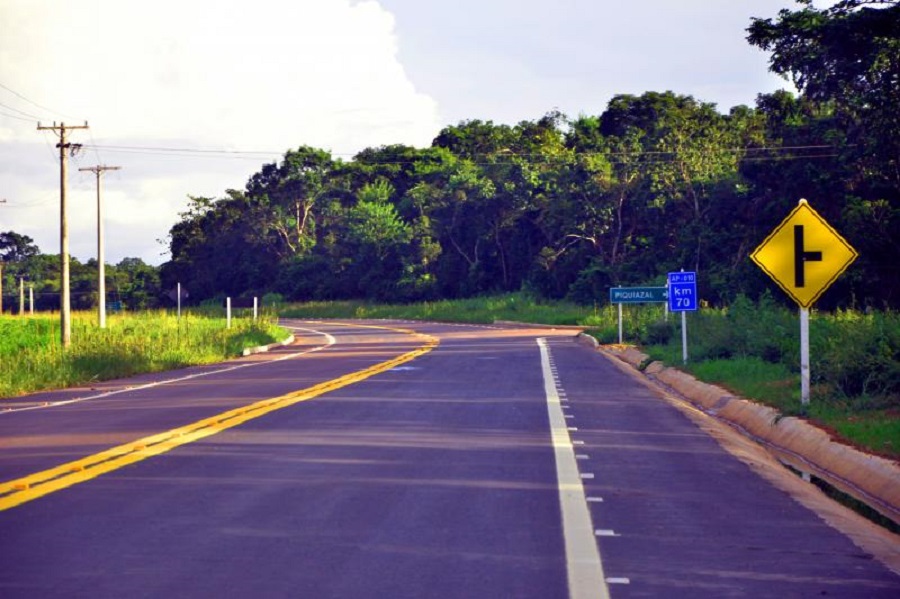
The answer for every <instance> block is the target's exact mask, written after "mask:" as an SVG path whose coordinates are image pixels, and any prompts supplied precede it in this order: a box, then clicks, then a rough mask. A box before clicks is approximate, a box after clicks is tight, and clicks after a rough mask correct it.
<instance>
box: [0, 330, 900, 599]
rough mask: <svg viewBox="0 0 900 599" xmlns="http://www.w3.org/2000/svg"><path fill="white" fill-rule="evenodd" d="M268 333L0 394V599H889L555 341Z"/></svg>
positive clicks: (754, 482) (590, 354) (753, 484)
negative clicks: (54, 385) (285, 343)
mask: <svg viewBox="0 0 900 599" xmlns="http://www.w3.org/2000/svg"><path fill="white" fill-rule="evenodd" d="M290 324H291V325H292V326H294V327H297V334H298V342H297V343H296V344H295V345H292V346H289V347H285V348H280V349H277V350H273V351H272V352H269V353H267V354H260V355H256V356H250V357H246V358H242V359H240V360H235V361H233V362H229V363H227V364H222V365H216V366H208V367H202V368H193V369H187V370H184V371H178V372H175V373H167V374H164V375H152V376H151V375H148V376H143V377H135V378H134V379H130V380H127V381H111V382H108V383H103V384H100V385H94V386H92V387H88V388H80V389H74V390H66V391H61V392H53V393H41V394H36V395H33V396H29V397H26V398H11V399H0V597H9V598H17V597H162V596H175V597H310V598H318V597H322V598H331V597H335V598H337V597H350V598H353V597H361V598H362V597H365V598H368V597H372V598H381V597H385V598H401V597H466V598H480V597H485V598H492V599H493V598H500V597H524V598H531V597H534V598H541V599H544V598H548V599H549V598H554V597H614V598H620V597H622V598H624V597H822V596H832V597H867V598H869V597H900V576H898V574H897V573H895V572H893V571H891V569H889V568H888V567H886V566H885V565H883V564H882V563H880V562H879V561H878V560H877V559H875V558H874V557H873V556H872V555H870V554H868V553H866V551H864V550H862V549H860V548H859V547H858V546H857V545H855V544H854V543H853V542H852V541H851V540H850V539H849V538H848V537H847V536H845V535H844V534H842V533H841V532H839V531H838V530H836V529H835V528H832V527H831V526H829V525H828V524H826V522H825V521H824V520H823V519H822V518H821V517H820V516H819V515H817V514H816V513H815V512H813V511H811V510H810V509H808V508H807V507H804V506H803V505H801V503H799V502H798V501H797V500H795V499H794V498H793V497H792V496H791V495H790V494H789V493H787V492H785V490H784V489H782V488H779V487H777V486H773V485H772V484H771V483H770V481H769V480H767V479H765V478H763V477H761V476H760V475H759V474H758V473H757V472H756V471H755V470H754V468H752V467H751V465H749V464H748V462H747V460H746V459H740V457H739V456H736V455H735V454H734V452H732V451H728V450H727V448H726V447H723V444H722V443H721V442H720V441H721V439H716V438H714V437H713V436H711V435H710V434H709V432H708V430H705V429H704V427H702V426H698V422H697V419H696V418H694V417H690V415H689V414H688V413H686V411H685V410H684V409H679V408H678V407H676V405H674V404H673V402H671V401H669V400H667V399H665V398H664V397H662V396H661V395H660V394H659V393H658V392H655V391H654V390H652V389H650V388H648V387H646V386H645V385H643V384H641V383H640V382H639V381H637V380H636V379H635V378H634V377H633V376H630V375H629V374H627V373H625V372H623V370H621V369H620V368H618V367H616V366H615V365H614V364H612V363H611V362H610V361H609V360H607V359H606V358H604V357H603V356H601V355H599V354H598V353H596V352H595V351H593V350H592V349H590V348H588V347H587V346H585V345H582V344H580V343H578V342H576V340H575V338H574V334H575V333H574V332H573V331H571V330H551V329H538V328H528V327H513V326H485V327H477V326H461V325H445V324H412V323H396V322H352V321H350V322H337V321H326V322H299V321H294V322H291V323H290Z"/></svg>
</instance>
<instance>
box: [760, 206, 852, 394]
mask: <svg viewBox="0 0 900 599" xmlns="http://www.w3.org/2000/svg"><path fill="white" fill-rule="evenodd" d="M858 255H859V254H858V253H857V252H856V250H855V249H853V247H852V246H851V245H850V244H849V243H847V241H846V240H845V239H844V238H843V237H841V236H840V234H838V232H837V231H835V230H834V229H833V228H832V227H831V225H829V224H828V223H827V222H825V219H824V218H822V216H821V215H819V213H818V212H816V211H815V210H813V209H812V206H810V205H809V203H808V202H807V201H806V200H800V202H798V204H797V207H796V208H794V209H793V210H792V211H791V213H790V214H788V215H787V218H785V219H784V220H783V221H782V222H781V224H780V225H778V226H777V227H775V230H774V231H772V232H771V233H770V234H769V236H768V237H766V238H765V240H763V242H762V243H761V244H759V247H758V248H756V250H754V251H753V253H752V254H750V258H751V259H752V260H753V261H754V262H755V263H756V265H757V266H759V267H760V268H761V269H763V271H765V273H766V274H767V275H769V276H770V277H772V280H774V281H775V282H776V283H778V286H779V287H781V289H782V290H784V292H785V293H787V294H788V295H789V296H790V297H791V298H792V299H793V300H794V301H795V302H797V304H798V305H799V306H800V401H801V403H803V404H804V405H805V404H808V403H809V381H810V368H809V308H810V307H811V306H812V305H813V303H814V302H815V301H816V300H817V299H819V296H821V295H822V293H824V292H825V290H826V289H828V287H830V286H831V284H832V283H833V282H834V281H835V279H837V278H838V277H839V276H840V274H841V273H842V272H844V270H846V268H847V267H848V266H850V263H851V262H853V261H854V260H856V257H857V256H858Z"/></svg>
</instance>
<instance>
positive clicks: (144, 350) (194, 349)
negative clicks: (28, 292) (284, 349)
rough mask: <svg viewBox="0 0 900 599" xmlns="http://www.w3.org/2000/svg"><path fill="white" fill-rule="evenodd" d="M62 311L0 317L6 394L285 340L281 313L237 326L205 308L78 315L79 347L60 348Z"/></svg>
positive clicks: (212, 358) (0, 370)
mask: <svg viewBox="0 0 900 599" xmlns="http://www.w3.org/2000/svg"><path fill="white" fill-rule="evenodd" d="M59 327H60V323H59V317H58V315H53V316H47V315H40V316H34V317H2V316H0V398H4V397H7V398H8V397H14V396H17V395H21V394H24V393H29V392H33V391H39V390H44V389H62V388H66V387H71V386H74V385H81V384H87V383H91V382H96V381H103V380H108V379H114V378H121V377H127V376H131V375H135V374H139V373H145V372H159V371H163V370H171V369H175V368H183V367H186V366H193V365H198V364H208V363H213V362H219V361H222V360H225V359H228V358H233V357H235V356H239V355H240V354H241V352H242V351H243V350H244V348H246V347H251V346H257V345H265V344H268V343H273V342H276V341H280V340H283V339H284V338H286V337H287V335H288V334H287V332H286V331H284V329H281V328H280V327H278V326H277V319H276V317H275V315H274V314H272V313H269V314H264V315H261V317H260V318H259V319H258V320H257V321H256V322H254V321H253V320H252V319H251V318H233V319H232V328H230V329H228V328H226V321H225V319H224V318H221V317H219V316H215V317H214V316H211V315H207V314H204V313H203V312H199V311H198V312H188V313H182V316H181V318H180V319H179V318H178V317H177V316H176V315H174V314H171V313H167V312H165V311H150V312H136V313H130V312H129V313H124V312H123V313H118V314H112V315H110V316H109V317H108V319H107V328H106V329H100V328H99V327H98V326H97V316H96V314H95V313H85V312H75V313H74V314H73V318H72V345H71V347H70V348H69V349H68V350H65V351H63V350H62V348H61V347H60V330H59Z"/></svg>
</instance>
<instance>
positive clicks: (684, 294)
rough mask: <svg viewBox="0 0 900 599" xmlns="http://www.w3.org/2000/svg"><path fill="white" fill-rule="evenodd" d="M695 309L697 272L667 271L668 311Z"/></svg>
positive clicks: (690, 310)
mask: <svg viewBox="0 0 900 599" xmlns="http://www.w3.org/2000/svg"><path fill="white" fill-rule="evenodd" d="M696 309H697V273H695V272H670V273H669V312H692V311H694V310H696Z"/></svg>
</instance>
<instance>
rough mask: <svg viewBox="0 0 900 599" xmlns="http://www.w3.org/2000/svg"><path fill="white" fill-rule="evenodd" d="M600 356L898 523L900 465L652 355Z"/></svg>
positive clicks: (611, 352) (612, 352)
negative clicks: (631, 370)
mask: <svg viewBox="0 0 900 599" xmlns="http://www.w3.org/2000/svg"><path fill="white" fill-rule="evenodd" d="M599 350H600V351H601V353H603V354H604V355H606V356H609V357H615V358H617V359H619V360H622V361H623V362H626V363H628V364H630V365H631V366H633V367H635V368H636V369H638V370H641V369H642V370H643V374H644V375H645V376H646V377H647V378H649V379H650V380H653V381H655V382H657V383H660V384H662V385H664V386H665V387H668V388H669V389H671V390H673V391H675V392H676V393H678V394H679V395H681V396H682V397H684V398H686V399H687V400H688V401H690V402H691V403H693V404H695V405H697V406H698V407H700V408H701V409H703V410H704V411H705V412H706V413H708V414H710V415H711V416H714V417H715V418H717V419H719V420H722V421H724V422H725V423H727V424H729V425H731V426H732V427H734V428H736V429H737V430H739V431H741V432H742V433H743V434H745V435H747V436H749V437H750V438H752V439H753V440H755V441H757V442H759V443H761V444H762V445H764V446H766V447H767V448H768V449H769V450H770V451H772V452H773V453H775V454H776V455H777V457H778V458H779V459H780V460H781V461H782V462H785V463H787V464H789V465H790V466H792V467H794V468H796V469H797V470H800V471H802V472H808V473H810V474H813V475H815V476H817V477H818V478H821V479H822V480H824V481H826V482H828V483H829V484H831V485H832V486H834V487H836V488H837V489H839V490H841V491H843V492H844V493H847V494H848V495H851V496H852V497H854V498H856V499H858V500H860V501H862V502H863V503H865V504H867V505H869V506H870V507H871V508H873V509H875V510H877V511H878V512H879V513H881V514H883V515H884V516H885V517H887V518H889V519H891V520H893V521H894V522H896V523H898V524H900V465H898V464H897V463H896V462H894V461H891V460H888V459H885V458H882V457H879V456H874V455H870V454H867V453H864V452H862V451H859V450H857V449H854V448H853V447H850V446H847V445H844V444H842V443H839V442H837V441H834V440H832V439H831V437H830V436H829V435H828V433H826V432H825V431H823V430H822V429H820V428H817V427H815V426H813V425H812V424H810V423H808V422H806V421H805V420H801V419H799V418H794V417H791V416H788V417H784V416H782V415H781V413H780V412H778V411H777V410H775V409H774V408H770V407H768V406H763V405H760V404H757V403H755V402H752V401H749V400H746V399H743V398H740V397H737V396H735V395H732V394H731V393H729V392H728V391H726V390H724V389H722V388H721V387H717V386H715V385H710V384H708V383H703V382H701V381H698V380H697V379H695V378H694V377H693V376H691V375H689V374H687V373H684V372H681V371H680V370H677V369H675V368H670V367H666V366H665V365H664V364H662V363H661V362H652V363H649V364H648V360H649V357H648V356H647V355H645V354H642V353H641V352H639V351H638V350H636V349H634V348H631V347H629V348H624V349H617V348H616V349H614V348H606V347H603V348H599Z"/></svg>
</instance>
